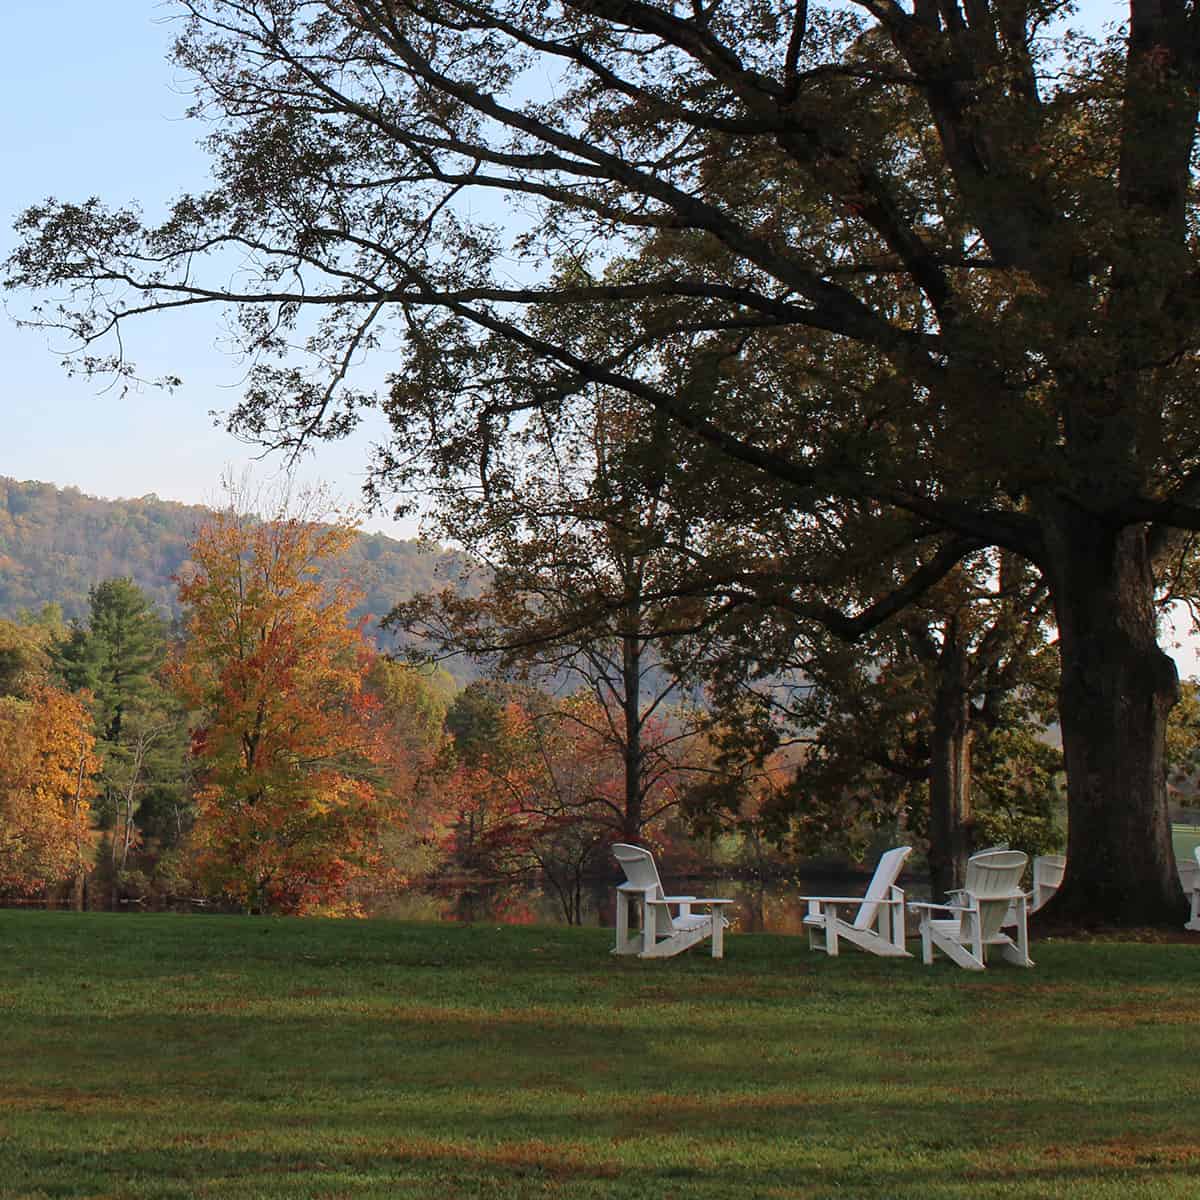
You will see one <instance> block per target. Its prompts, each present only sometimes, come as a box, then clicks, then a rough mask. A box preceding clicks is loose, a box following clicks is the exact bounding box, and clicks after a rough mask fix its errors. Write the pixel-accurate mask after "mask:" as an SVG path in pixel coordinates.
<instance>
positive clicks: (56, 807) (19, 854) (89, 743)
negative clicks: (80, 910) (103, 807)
mask: <svg viewBox="0 0 1200 1200" xmlns="http://www.w3.org/2000/svg"><path fill="white" fill-rule="evenodd" d="M91 724H92V719H91V716H90V714H89V713H88V711H87V707H86V705H85V704H84V702H83V700H82V699H81V698H79V697H76V696H72V695H71V694H69V693H68V692H63V691H60V690H59V689H57V688H53V687H49V686H46V685H43V684H38V685H35V686H33V687H31V688H30V689H29V692H28V694H27V696H26V697H24V698H18V697H15V696H5V697H2V698H0V888H2V889H4V890H5V891H10V892H19V893H23V894H30V893H33V892H38V891H41V890H42V889H43V888H45V887H50V886H53V885H55V884H59V883H63V882H66V881H67V880H71V879H74V880H76V881H77V882H79V883H82V879H83V875H84V872H85V869H86V864H87V860H88V858H89V855H90V850H91V822H90V819H89V813H90V803H89V802H90V800H91V799H92V797H93V796H94V795H95V794H96V784H95V779H94V776H95V775H96V773H97V772H98V771H99V769H100V761H99V759H98V758H97V757H96V755H95V753H94V744H95V743H94V739H93V737H92V734H91V732H90V731H91ZM80 895H81V894H80Z"/></svg>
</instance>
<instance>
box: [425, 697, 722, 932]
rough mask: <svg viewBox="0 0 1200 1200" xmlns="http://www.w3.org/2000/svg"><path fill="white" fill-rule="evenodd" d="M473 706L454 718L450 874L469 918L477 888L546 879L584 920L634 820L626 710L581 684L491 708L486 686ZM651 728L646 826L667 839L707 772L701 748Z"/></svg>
mask: <svg viewBox="0 0 1200 1200" xmlns="http://www.w3.org/2000/svg"><path fill="white" fill-rule="evenodd" d="M473 706H474V711H473V712H472V713H471V715H470V719H469V721H468V720H464V719H463V718H462V717H461V716H460V717H459V720H458V721H456V720H455V717H454V715H452V717H451V720H450V724H451V726H452V730H453V732H454V733H455V741H454V744H453V746H452V747H450V748H449V751H448V754H447V764H448V770H447V772H446V775H445V778H444V784H443V789H442V803H443V817H444V833H443V839H442V846H443V852H444V854H445V863H444V866H443V872H444V873H446V874H449V875H452V876H453V877H454V881H455V882H456V884H457V885H458V886H459V887H463V886H464V885H465V886H466V889H467V900H468V905H467V907H466V909H465V912H466V915H475V914H474V913H473V911H472V910H471V908H470V902H471V901H472V900H473V898H474V897H473V893H472V891H471V889H472V887H477V886H478V885H483V884H486V885H489V886H490V890H491V894H492V898H493V900H496V899H503V896H504V892H505V889H506V886H507V887H508V888H510V889H511V888H512V887H513V886H515V887H516V888H517V889H519V890H525V889H527V888H528V887H529V886H530V885H531V884H534V883H538V884H540V885H541V886H542V887H544V888H545V889H546V890H547V892H548V893H549V894H550V895H551V896H553V898H554V900H555V902H556V905H557V907H558V909H559V911H560V912H561V914H562V916H563V918H564V919H565V920H566V921H567V922H568V923H570V924H580V923H581V922H582V921H583V918H584V911H585V905H586V900H587V895H586V892H587V885H588V883H589V881H594V880H596V879H598V878H602V877H603V876H604V875H606V874H607V873H608V872H609V871H610V870H611V860H610V857H609V848H610V847H611V845H612V844H613V843H614V842H619V841H622V840H623V838H624V836H625V834H624V831H625V829H626V828H627V827H628V812H627V808H626V804H627V800H628V789H627V786H626V783H627V780H626V767H627V763H626V758H625V754H624V749H625V747H624V744H623V743H622V741H621V736H620V734H621V732H622V730H623V725H622V722H621V714H620V713H619V712H614V711H612V710H611V709H610V708H606V706H605V705H604V704H603V703H602V702H601V700H599V699H598V698H597V697H596V696H594V695H589V694H588V693H586V692H583V691H581V692H579V693H577V694H576V695H574V696H570V697H567V698H565V699H561V700H555V699H552V698H551V697H549V696H545V695H539V694H538V693H536V692H535V691H533V690H532V689H528V690H526V691H524V692H523V693H521V694H518V695H513V696H510V697H508V698H507V699H506V700H503V701H502V700H500V699H496V700H495V701H494V702H493V703H492V704H491V706H490V710H489V706H488V703H487V700H486V698H485V697H484V698H480V697H479V695H478V693H477V695H476V699H475V700H474V702H473ZM465 707H466V706H465V705H460V707H459V710H457V711H458V712H459V713H461V711H462V709H463V708H465ZM641 735H642V743H643V751H644V753H643V755H642V758H641V775H640V776H639V779H638V781H637V788H638V809H639V813H640V815H641V820H640V824H639V833H640V837H641V839H642V840H651V841H653V842H654V843H655V844H656V845H659V846H662V845H663V844H665V843H666V842H667V841H668V840H669V832H668V828H667V826H668V822H669V818H670V816H671V815H672V813H673V812H674V811H675V810H676V808H677V807H678V805H679V804H680V802H681V800H682V798H683V795H684V792H685V789H686V787H687V785H688V783H689V781H690V777H691V776H692V775H693V774H694V773H695V772H696V771H697V770H700V769H702V766H703V764H702V763H701V762H700V761H699V759H700V757H701V752H702V749H703V747H702V746H701V744H700V742H701V739H699V738H698V737H697V736H695V735H692V734H688V735H686V736H676V735H673V733H672V731H671V729H670V728H669V726H668V724H667V722H666V721H664V720H663V719H661V718H659V717H657V716H654V715H651V716H649V717H646V718H645V719H643V720H642V722H641Z"/></svg>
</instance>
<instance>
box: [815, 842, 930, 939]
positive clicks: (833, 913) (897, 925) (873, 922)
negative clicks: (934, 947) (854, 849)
mask: <svg viewBox="0 0 1200 1200" xmlns="http://www.w3.org/2000/svg"><path fill="white" fill-rule="evenodd" d="M911 853H912V847H911V846H897V847H896V849H894V850H889V851H887V853H885V854H884V855H883V856H882V857H881V858H880V859H879V862H878V864H876V867H875V874H874V875H872V876H871V883H870V886H869V887H868V888H867V894H866V895H865V896H801V897H800V899H801V900H807V901H808V913H807V915H806V916H805V918H804V927H805V928H806V929H807V930H808V945H809V948H810V949H812V950H824V951H825V953H826V954H829V955H836V954H837V952H838V942H839V941H840V940H841V939H842V938H845V940H846V941H848V942H850V943H851V945H854V946H857V947H858V948H859V949H860V950H866V951H867V952H868V953H870V954H881V955H884V956H891V957H894V958H898V957H901V956H903V957H906V958H911V957H912V956H911V955H910V954H909V953H908V951H907V950H906V949H905V948H904V893H903V892H902V891H901V890H900V888H899V887H897V886H896V880H897V879H898V878H899V877H900V868H901V867H903V866H904V860H905V859H906V858H907V857H908V856H909V855H910V854H911ZM852 908H854V909H857V911H856V912H855V914H854V918H853V920H846V919H844V918H843V917H842V913H843V912H846V914H847V916H849V910H850V909H852Z"/></svg>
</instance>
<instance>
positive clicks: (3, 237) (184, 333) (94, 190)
mask: <svg viewBox="0 0 1200 1200" xmlns="http://www.w3.org/2000/svg"><path fill="white" fill-rule="evenodd" d="M172 11H173V9H172V6H171V5H169V4H162V3H159V2H158V0H106V2H105V3H101V4H98V3H95V2H94V0H93V2H87V0H6V2H5V3H4V19H5V42H6V46H7V47H8V52H7V53H6V54H5V55H4V71H3V73H2V74H0V113H3V114H4V120H5V122H6V124H7V126H8V128H7V129H6V130H5V131H4V137H3V146H4V158H5V161H4V163H3V168H2V169H0V254H3V255H7V253H8V251H9V249H10V248H11V245H12V241H13V235H12V223H13V219H14V217H15V216H16V215H17V213H19V212H20V211H21V210H22V209H24V208H25V207H27V206H28V205H30V204H33V203H35V202H37V201H39V200H41V199H43V198H44V197H46V196H49V195H53V196H57V197H58V198H59V199H70V200H82V199H84V198H86V197H88V196H91V195H97V196H100V197H102V198H103V199H104V200H106V201H109V202H113V203H125V202H128V201H131V200H132V201H137V202H138V203H140V204H141V205H142V206H143V209H144V210H145V211H146V212H147V213H148V214H151V215H153V214H155V213H156V212H157V211H161V209H162V207H163V206H164V204H165V202H166V201H167V200H168V199H170V198H171V197H172V196H173V195H175V194H176V193H178V192H180V191H183V190H187V189H197V188H201V187H203V186H204V183H205V180H206V172H207V166H206V161H205V157H204V155H203V153H202V151H200V150H199V149H198V148H197V146H196V140H197V138H198V137H199V136H201V135H202V134H203V126H201V125H200V124H198V123H195V122H190V121H188V120H186V119H185V118H184V115H183V114H184V111H185V109H186V107H187V103H188V100H187V96H186V94H185V92H184V89H183V80H182V79H181V78H180V77H179V76H178V75H177V74H176V73H175V71H174V69H173V68H172V67H171V65H170V64H169V63H168V62H167V60H166V56H167V52H168V49H169V47H170V43H171V40H172V37H173V34H172V28H173V22H172V21H171V20H170V19H168V18H169V16H170V14H171V13H172ZM22 302H23V301H22V298H20V297H17V298H14V299H13V300H12V301H10V303H9V308H10V310H11V311H16V310H17V309H19V307H20V305H21V304H22ZM218 334H219V325H218V314H217V312H216V310H212V311H209V312H206V313H197V314H194V315H192V314H189V315H188V316H187V317H185V318H183V319H177V318H171V319H163V320H161V321H157V322H154V323H143V324H142V325H141V326H140V328H138V329H137V330H136V331H131V339H132V346H131V356H132V357H133V358H134V359H135V361H136V362H137V364H138V366H139V368H140V369H141V370H142V371H143V372H144V373H145V374H146V376H147V377H154V376H156V375H158V374H161V373H164V372H175V373H177V374H179V375H181V376H182V377H183V380H184V386H183V387H182V388H181V389H179V390H178V391H176V392H175V393H173V394H167V393H164V392H161V391H159V390H157V389H154V388H145V389H143V390H141V391H140V392H131V393H129V394H127V395H125V396H124V397H122V396H120V395H119V393H118V392H117V391H115V390H110V391H108V392H107V393H105V392H103V391H102V386H103V385H102V384H101V383H98V382H97V381H95V380H86V379H80V378H69V377H68V376H67V374H66V373H65V372H64V371H63V370H62V368H61V367H60V366H59V359H58V357H56V356H55V355H54V354H53V353H52V352H51V350H50V349H49V348H48V344H47V338H46V336H45V335H44V334H41V333H38V332H35V331H30V330H22V329H17V328H15V327H14V325H13V323H12V321H11V320H7V319H6V320H2V321H0V355H2V361H3V362H4V364H5V367H6V371H5V378H4V381H3V384H0V388H2V391H0V395H3V397H4V400H3V409H4V416H5V420H4V430H5V435H4V438H3V440H2V441H0V475H8V476H11V477H14V478H17V479H38V480H43V481H46V482H50V483H55V484H58V485H60V486H67V485H71V486H75V487H78V488H80V489H81V490H82V491H84V492H87V493H89V494H91V495H97V496H105V497H129V496H142V495H145V494H146V493H148V492H154V493H156V494H157V495H159V496H161V497H162V498H163V499H167V500H179V501H184V502H186V503H212V502H219V500H220V496H221V491H220V477H221V475H222V473H223V472H225V471H226V470H227V469H231V470H232V471H233V473H234V474H235V475H240V474H241V473H242V470H243V469H244V468H245V467H246V466H247V465H248V464H250V463H251V461H252V457H253V453H254V452H253V451H252V450H251V449H250V448H248V447H246V446H245V445H243V444H242V443H240V442H238V441H236V440H235V439H234V438H232V437H231V436H230V435H229V434H228V433H226V432H225V431H224V430H223V429H222V428H220V427H216V426H214V423H213V420H212V418H210V417H209V415H208V414H209V412H210V410H213V409H216V410H223V409H227V408H229V407H231V406H232V404H233V403H234V402H235V401H236V399H237V389H238V386H239V382H240V376H239V368H238V365H237V363H236V362H235V361H233V360H232V359H231V358H229V357H228V356H227V355H225V354H223V353H222V352H221V351H220V350H219V349H218V348H217V345H216V341H217V336H218ZM369 440H370V434H365V435H364V436H363V437H360V438H357V439H355V440H353V441H352V442H349V443H343V444H338V445H329V446H322V447H318V449H317V452H316V455H315V457H313V458H311V459H309V460H308V461H307V462H306V463H305V465H304V466H303V468H302V469H301V471H300V472H299V474H300V475H301V478H302V481H303V482H316V481H317V480H321V481H323V482H325V483H327V484H328V485H329V487H330V488H331V489H332V490H333V491H334V493H335V494H336V495H338V496H339V497H341V499H342V500H344V501H345V502H347V503H350V504H353V503H356V502H357V501H358V499H359V492H360V488H361V485H362V480H363V474H364V465H365V463H366V459H367V450H368V444H369ZM279 467H280V464H279V462H277V461H273V460H268V461H267V462H265V463H258V464H256V465H255V466H254V468H253V470H254V477H255V479H256V480H257V481H259V482H260V483H262V484H263V485H264V486H268V485H269V484H270V483H271V480H272V476H273V474H277V473H278V470H279ZM367 525H368V527H370V528H371V529H375V530H378V531H380V532H383V533H389V534H391V535H392V536H396V537H405V536H411V535H412V534H413V533H414V527H413V526H412V525H411V524H404V525H401V524H397V523H395V522H392V521H390V520H387V519H386V518H373V519H369V520H368V521H367Z"/></svg>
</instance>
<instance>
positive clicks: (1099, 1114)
mask: <svg viewBox="0 0 1200 1200" xmlns="http://www.w3.org/2000/svg"><path fill="white" fill-rule="evenodd" d="M1197 941H1198V943H1200V939H1197ZM609 944H610V943H609V934H608V933H607V932H605V931H603V930H595V929H589V930H570V929H564V928H519V927H496V926H492V925H486V926H473V927H461V926H450V925H416V924H404V923H399V922H388V921H372V922H344V923H343V922H322V921H296V920H269V919H261V920H260V919H255V918H220V917H199V916H191V917H185V916H150V915H142V916H105V915H100V914H84V915H76V914H62V913H14V912H0V1009H2V1014H0V1019H2V1021H3V1024H2V1026H0V1029H2V1031H3V1032H2V1035H0V1037H2V1040H0V1045H2V1046H3V1050H2V1051H0V1055H2V1061H0V1196H2V1197H6V1198H7V1197H118V1198H122V1200H124V1198H126V1197H129V1198H142V1197H164V1198H166V1197H172V1198H178V1197H192V1196H196V1197H220V1198H222V1200H224V1198H230V1200H242V1198H250V1197H331V1198H332V1197H355V1198H357V1197H389V1198H391V1197H418V1196H419V1197H422V1198H424V1197H429V1196H435V1197H446V1198H450V1200H454V1198H457V1197H476V1196H478V1197H497V1198H508V1197H514V1198H515V1197H520V1198H522V1200H524V1198H527V1197H541V1196H549V1195H554V1196H561V1197H565V1198H566V1200H576V1198H579V1200H583V1198H593V1197H612V1198H617V1197H620V1198H622V1200H626V1198H629V1200H637V1198H641V1197H645V1198H654V1200H671V1198H674V1197H689V1198H691V1197H695V1198H697V1200H709V1198H711V1200H749V1198H751V1197H754V1198H759V1197H773V1196H778V1197H796V1198H805V1200H817V1198H824V1197H829V1198H834V1197H837V1198H846V1197H849V1198H855V1197H879V1198H885V1197H886V1198H888V1200H903V1198H907V1197H913V1198H915V1197H922V1198H928V1200H942V1198H950V1197H962V1198H967V1197H970V1198H971V1200H986V1198H988V1197H1000V1196H1003V1197H1081V1198H1082V1197H1089V1198H1100V1200H1104V1198H1108V1197H1120V1198H1121V1200H1135V1198H1139V1197H1147V1198H1149V1197H1153V1198H1155V1200H1160V1198H1171V1197H1195V1196H1196V1195H1197V1187H1198V1185H1197V1183H1196V1180H1197V1178H1200V1122H1198V1121H1197V1118H1196V1101H1195V1086H1194V1080H1195V1066H1196V1056H1197V1047H1198V1045H1200V1035H1198V1033H1197V1021H1196V1015H1195V1012H1196V1009H1195V997H1196V986H1195V984H1196V978H1197V966H1198V964H1200V954H1198V949H1197V947H1196V946H1191V945H1145V944H1134V943H1123V944H1103V943H1087V944H1083V943H1067V942H1042V943H1041V944H1038V945H1036V946H1035V952H1034V957H1035V958H1036V959H1037V961H1038V965H1037V967H1036V968H1035V969H1034V970H1032V971H1019V970H1016V969H1012V968H1005V967H1003V966H996V967H994V968H992V969H990V970H989V971H988V972H987V973H986V974H983V975H978V976H977V975H970V974H967V973H966V972H962V971H959V970H957V969H955V968H952V967H950V966H948V965H946V964H944V963H940V964H939V965H937V966H935V967H933V968H925V967H922V966H921V964H920V963H919V961H917V960H915V959H914V960H911V961H900V962H896V961H890V962H889V961H883V960H879V959H874V958H869V957H866V956H864V955H859V954H854V953H848V954H845V955H843V956H842V957H840V958H839V959H836V960H828V959H826V958H825V957H824V956H822V955H818V954H813V953H810V952H809V951H808V950H807V948H806V947H805V945H804V944H803V943H802V942H801V940H800V939H796V938H786V937H778V936H769V935H753V936H751V935H742V936H738V935H737V934H736V932H735V933H734V934H733V935H731V936H730V938H729V942H728V946H727V955H728V956H727V958H726V959H725V960H724V961H723V962H715V961H713V960H712V959H711V958H709V957H707V955H706V954H705V955H701V954H697V953H696V952H693V953H691V954H689V955H686V956H684V957H682V958H677V959H672V960H667V961H660V962H640V961H637V960H636V959H632V960H631V959H614V958H612V957H610V955H609V953H608V947H609Z"/></svg>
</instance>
